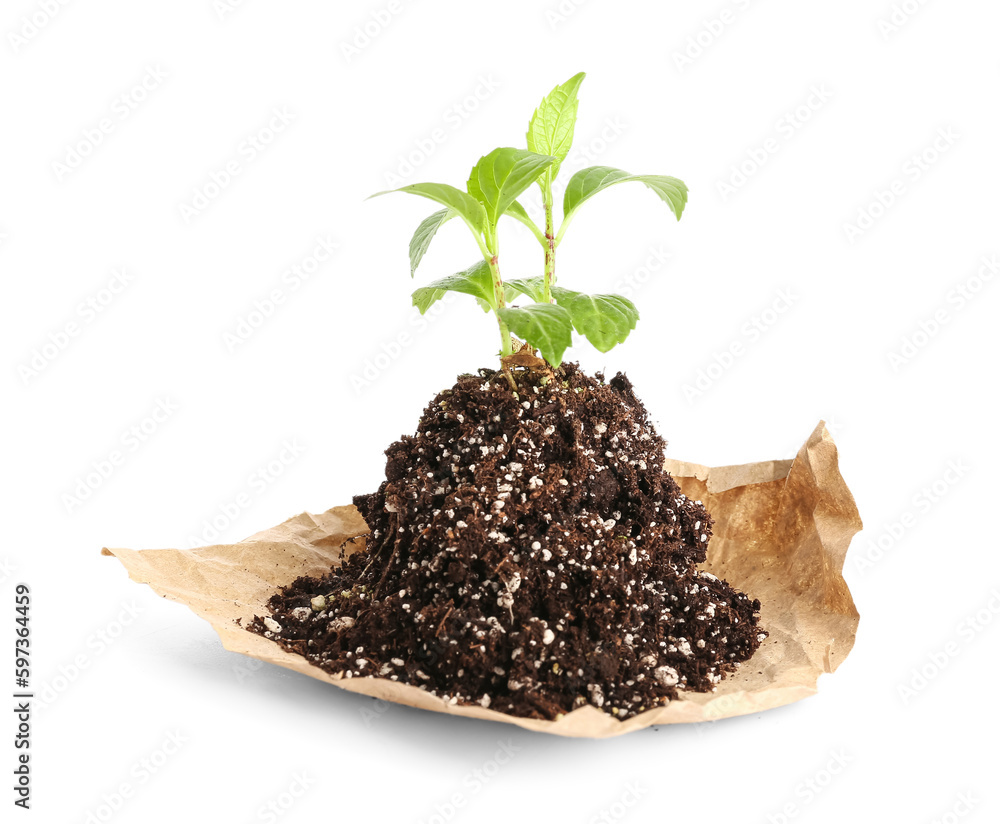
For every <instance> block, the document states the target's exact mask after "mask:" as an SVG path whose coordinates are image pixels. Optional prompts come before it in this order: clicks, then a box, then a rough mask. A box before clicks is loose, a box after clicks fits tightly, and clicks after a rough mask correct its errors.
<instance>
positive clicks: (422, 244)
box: [410, 209, 455, 278]
mask: <svg viewBox="0 0 1000 824" xmlns="http://www.w3.org/2000/svg"><path fill="white" fill-rule="evenodd" d="M453 217H455V213H454V212H453V211H452V210H451V209H442V210H441V211H440V212H435V213H434V214H432V215H431V216H430V217H429V218H427V219H426V220H424V221H423V223H421V224H420V225H419V226H418V227H417V231H415V232H414V233H413V237H412V238H411V239H410V277H411V278H412V277H413V275H414V274H415V273H416V271H417V266H419V265H420V261H421V260H423V258H424V255H425V254H426V253H427V249H428V248H429V247H430V245H431V241H432V240H433V239H434V235H435V234H437V230H438V229H440V228H441V227H442V226H444V224H446V223H447V222H448V221H449V220H451V219H452V218H453Z"/></svg>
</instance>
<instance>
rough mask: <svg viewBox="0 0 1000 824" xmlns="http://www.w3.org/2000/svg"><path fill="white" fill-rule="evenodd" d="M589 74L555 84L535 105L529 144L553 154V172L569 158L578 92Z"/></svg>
mask: <svg viewBox="0 0 1000 824" xmlns="http://www.w3.org/2000/svg"><path fill="white" fill-rule="evenodd" d="M584 77H586V74H585V73H584V72H580V73H579V74H576V75H574V76H573V77H571V78H570V79H569V80H567V81H566V82H565V83H563V84H562V85H561V86H556V87H555V88H554V89H553V90H552V91H551V92H549V93H548V95H546V96H545V98H544V99H543V100H542V102H541V103H539V104H538V108H537V109H535V113H534V114H533V115H532V116H531V122H530V123H529V124H528V134H527V138H528V148H529V149H530V150H531V151H533V152H538V154H543V155H552V156H553V157H554V158H556V162H555V163H554V164H552V176H553V177H555V176H556V174H557V173H558V172H559V164H560V163H562V161H564V160H565V159H566V156H567V155H568V154H569V150H570V147H571V146H572V145H573V131H574V128H575V126H576V112H577V108H578V105H579V102H578V100H577V97H576V95H577V92H578V91H579V90H580V84H581V83H582V82H583V78H584Z"/></svg>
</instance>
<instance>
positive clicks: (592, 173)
mask: <svg viewBox="0 0 1000 824" xmlns="http://www.w3.org/2000/svg"><path fill="white" fill-rule="evenodd" d="M629 180H637V181H639V182H640V183H644V184H645V185H646V186H648V187H649V188H650V189H652V190H653V191H654V192H656V194H657V196H659V198H660V200H662V201H664V202H665V203H666V204H667V205H668V206H669V207H670V208H671V210H672V211H673V213H674V214H675V215H676V216H677V219H678V220H680V219H681V214H682V213H683V212H684V204H686V203H687V196H688V189H687V186H685V185H684V183H683V181H680V180H678V179H677V178H676V177H667V176H665V175H630V174H629V173H628V172H623V171H622V170H621V169H613V168H612V167H610V166H591V167H590V168H588V169H581V170H580V171H579V172H577V173H576V174H575V175H573V177H571V178H570V179H569V183H568V184H566V193H565V194H564V195H563V227H565V226H566V224H567V223H568V222H569V218H570V217H572V215H573V213H574V212H575V211H576V210H577V209H578V208H579V206H580V204H581V203H583V202H584V201H585V200H588V199H590V198H591V197H593V196H594V195H596V194H597V193H598V192H602V191H604V190H605V189H607V188H608V187H609V186H614V185H615V184H616V183H625V182H627V181H629ZM562 231H563V229H562V228H560V230H559V232H560V234H562Z"/></svg>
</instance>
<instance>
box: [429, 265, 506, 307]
mask: <svg viewBox="0 0 1000 824" xmlns="http://www.w3.org/2000/svg"><path fill="white" fill-rule="evenodd" d="M445 292H462V293H463V294H466V295H472V296H473V297H474V298H476V299H477V300H480V301H484V302H485V303H487V304H489V308H490V309H496V305H497V304H496V299H495V297H494V294H493V274H492V273H491V272H490V265H489V263H487V262H486V261H485V260H480V261H478V262H477V263H475V264H473V265H472V266H470V267H469V268H468V269H466V270H465V271H464V272H458V273H457V274H454V275H449V276H448V277H446V278H441V279H440V280H436V281H434V282H433V283H430V284H428V285H427V286H421V287H420V288H419V289H417V290H416V291H415V292H414V293H413V305H414V306H416V307H417V309H419V310H420V314H421V315H423V314H424V313H426V312H427V310H428V309H430V308H431V306H433V305H434V304H435V303H437V302H438V301H439V300H441V298H442V297H444V293H445Z"/></svg>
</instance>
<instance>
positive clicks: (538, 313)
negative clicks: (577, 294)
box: [497, 303, 573, 366]
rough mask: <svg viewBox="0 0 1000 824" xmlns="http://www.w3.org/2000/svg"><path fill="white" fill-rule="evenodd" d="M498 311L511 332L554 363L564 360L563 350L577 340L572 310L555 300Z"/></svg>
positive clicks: (554, 364) (556, 364) (555, 364)
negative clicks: (574, 339) (566, 308)
mask: <svg viewBox="0 0 1000 824" xmlns="http://www.w3.org/2000/svg"><path fill="white" fill-rule="evenodd" d="M497 314H498V315H499V316H500V319H501V320H502V321H503V322H504V323H506V324H507V326H508V328H509V329H510V331H511V332H513V333H514V334H515V335H517V336H518V337H519V338H521V339H522V340H524V341H527V342H528V343H529V344H531V345H532V346H534V347H535V349H537V350H538V351H539V352H540V353H541V355H542V357H543V358H545V360H547V361H548V362H549V363H550V364H551V365H552V366H558V365H559V364H560V363H562V357H563V353H564V352H565V351H566V350H567V349H568V348H569V346H570V344H571V343H572V342H573V323H572V321H571V320H570V317H569V312H567V311H566V310H565V309H564V308H563V307H561V306H557V305H556V304H554V303H533V304H531V305H530V306H522V307H517V308H514V307H505V308H503V309H500V310H499V311H498V312H497Z"/></svg>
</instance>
